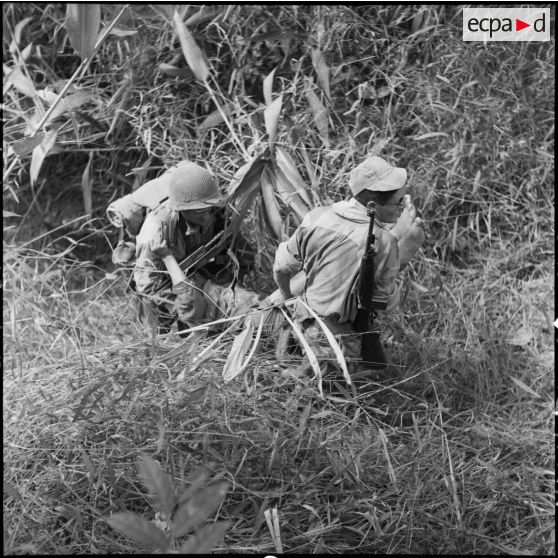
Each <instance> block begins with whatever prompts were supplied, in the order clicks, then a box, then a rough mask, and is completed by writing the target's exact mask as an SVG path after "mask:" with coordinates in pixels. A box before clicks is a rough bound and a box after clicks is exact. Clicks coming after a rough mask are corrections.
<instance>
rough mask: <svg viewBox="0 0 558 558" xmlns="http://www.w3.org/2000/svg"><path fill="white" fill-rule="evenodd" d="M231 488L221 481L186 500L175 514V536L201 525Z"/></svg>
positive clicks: (173, 521)
mask: <svg viewBox="0 0 558 558" xmlns="http://www.w3.org/2000/svg"><path fill="white" fill-rule="evenodd" d="M228 489H229V485H228V484H227V483H226V482H221V483H218V484H215V485H213V486H210V487H208V488H206V489H205V490H200V491H199V492H197V493H195V494H194V495H193V496H192V497H191V498H190V499H189V500H188V501H187V502H184V503H183V504H182V505H181V506H180V507H179V508H178V510H177V511H176V513H175V514H174V515H173V518H172V526H173V532H174V536H175V537H180V536H182V535H185V534H186V533H188V531H191V530H193V529H195V528H196V527H198V526H199V525H201V523H203V522H204V521H205V520H206V519H207V518H208V517H209V516H210V515H211V514H212V513H213V512H215V511H216V510H217V508H218V507H219V506H220V505H221V503H222V502H223V499H224V497H225V494H226V493H227V491H228Z"/></svg>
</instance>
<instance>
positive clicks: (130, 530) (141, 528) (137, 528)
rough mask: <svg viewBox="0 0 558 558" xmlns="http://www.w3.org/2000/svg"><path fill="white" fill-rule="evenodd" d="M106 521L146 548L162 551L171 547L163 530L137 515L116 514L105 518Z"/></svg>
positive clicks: (130, 513) (129, 513)
mask: <svg viewBox="0 0 558 558" xmlns="http://www.w3.org/2000/svg"><path fill="white" fill-rule="evenodd" d="M105 521H106V522H107V523H108V524H109V525H110V526H111V527H112V528H113V529H116V530H117V531H120V532H121V533H122V534H123V535H126V536H127V537H129V538H130V539H132V540H134V541H136V542H139V543H140V544H143V545H145V546H148V547H155V548H160V549H162V550H167V549H168V548H169V546H170V545H169V541H168V540H167V537H165V534H164V533H163V532H162V531H161V529H159V528H158V527H156V526H155V525H153V523H151V522H150V521H147V519H145V517H141V516H139V515H136V514H135V513H132V512H121V513H114V514H112V515H111V516H110V517H107V518H105Z"/></svg>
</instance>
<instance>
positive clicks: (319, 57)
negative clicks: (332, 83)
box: [312, 48, 331, 99]
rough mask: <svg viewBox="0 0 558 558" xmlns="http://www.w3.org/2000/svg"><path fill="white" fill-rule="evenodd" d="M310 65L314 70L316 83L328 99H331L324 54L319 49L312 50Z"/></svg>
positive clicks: (327, 68)
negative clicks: (318, 83)
mask: <svg viewBox="0 0 558 558" xmlns="http://www.w3.org/2000/svg"><path fill="white" fill-rule="evenodd" d="M312 65H313V66H314V70H316V75H317V76H318V81H319V82H320V85H321V87H322V91H323V92H324V93H325V95H326V97H327V98H328V99H331V92H330V89H329V67H328V65H327V63H326V61H325V58H324V54H323V52H322V51H321V50H320V49H317V48H313V49H312Z"/></svg>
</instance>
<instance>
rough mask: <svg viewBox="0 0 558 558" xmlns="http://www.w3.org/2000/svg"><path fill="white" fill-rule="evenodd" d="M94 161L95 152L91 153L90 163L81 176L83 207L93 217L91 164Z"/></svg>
mask: <svg viewBox="0 0 558 558" xmlns="http://www.w3.org/2000/svg"><path fill="white" fill-rule="evenodd" d="M92 161H93V151H91V152H90V153H89V161H87V165H86V166H85V170H84V171H83V174H82V175H81V191H82V194H83V207H84V208H85V213H86V214H87V215H89V217H92V215H93V184H92V181H91V172H90V171H91V162H92Z"/></svg>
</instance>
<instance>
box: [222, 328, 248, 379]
mask: <svg viewBox="0 0 558 558" xmlns="http://www.w3.org/2000/svg"><path fill="white" fill-rule="evenodd" d="M253 333H254V323H253V322H252V320H246V322H245V324H244V329H243V330H242V331H241V332H240V333H239V334H238V335H237V336H236V337H235V339H234V341H233V344H232V347H231V350H230V353H229V355H228V356H227V360H226V361H225V365H224V366H223V381H224V382H225V383H227V382H230V381H231V380H234V378H236V377H237V376H238V375H239V374H240V373H241V372H242V362H243V359H244V355H246V353H247V352H248V348H249V347H250V340H251V339H252V334H253Z"/></svg>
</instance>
